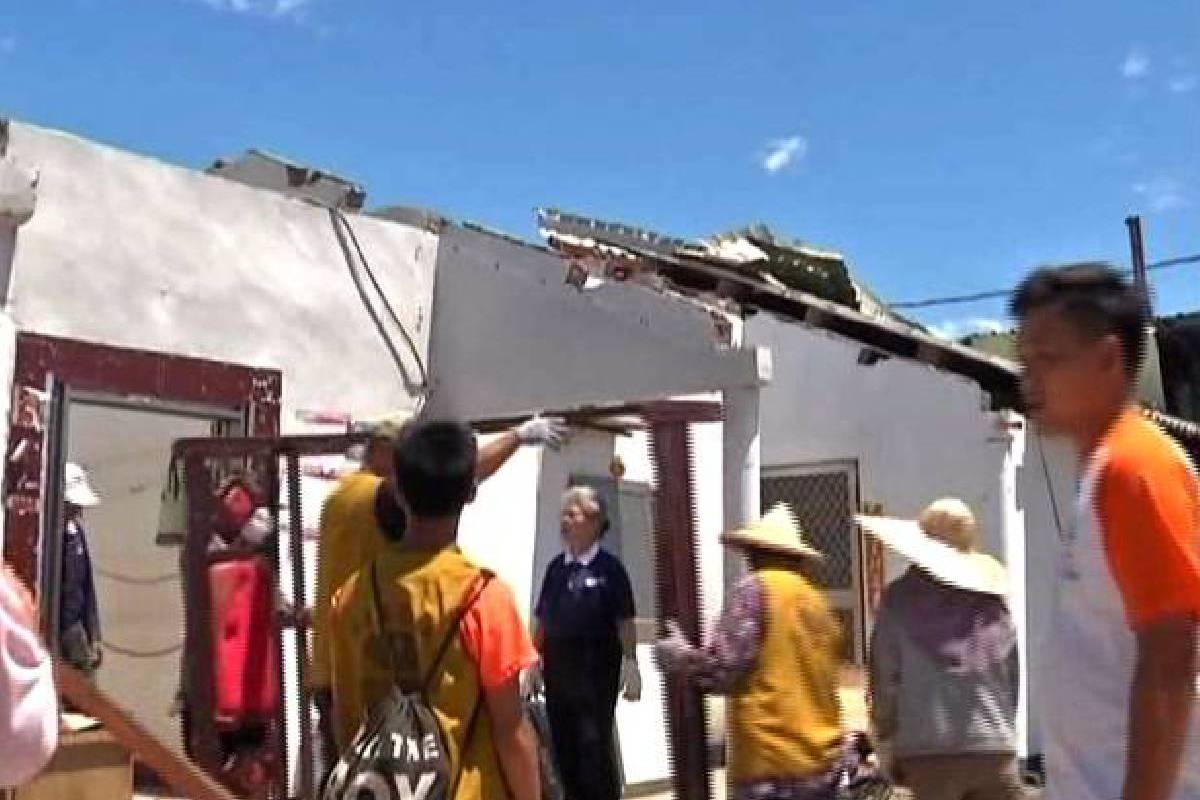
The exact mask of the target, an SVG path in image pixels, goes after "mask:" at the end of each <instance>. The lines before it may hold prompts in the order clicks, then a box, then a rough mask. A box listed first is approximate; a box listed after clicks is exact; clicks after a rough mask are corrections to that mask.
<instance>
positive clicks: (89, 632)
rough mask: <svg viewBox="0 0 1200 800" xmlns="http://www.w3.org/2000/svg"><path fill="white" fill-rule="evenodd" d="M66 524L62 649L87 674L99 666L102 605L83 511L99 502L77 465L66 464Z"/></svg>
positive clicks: (68, 658)
mask: <svg viewBox="0 0 1200 800" xmlns="http://www.w3.org/2000/svg"><path fill="white" fill-rule="evenodd" d="M63 504H64V506H65V514H64V517H65V525H64V530H63V552H62V602H61V605H60V608H59V616H58V620H59V624H58V631H59V650H60V654H61V655H62V657H63V660H65V661H66V662H67V663H68V664H70V665H71V666H73V667H75V668H77V669H79V670H80V671H81V672H83V673H84V674H86V675H92V674H93V673H95V671H96V670H97V669H99V667H100V662H101V660H102V659H103V650H102V648H101V645H100V642H101V639H100V607H99V603H98V602H97V599H96V582H95V576H94V575H93V574H92V558H91V553H90V552H89V550H88V541H87V534H86V532H85V531H84V528H83V510H84V509H86V508H95V507H96V506H98V505H100V496H99V495H97V494H96V492H95V490H94V489H93V488H92V485H91V482H90V481H89V480H88V474H87V472H86V471H84V469H83V468H82V467H80V466H79V465H78V464H67V465H66V470H65V472H64V476H63Z"/></svg>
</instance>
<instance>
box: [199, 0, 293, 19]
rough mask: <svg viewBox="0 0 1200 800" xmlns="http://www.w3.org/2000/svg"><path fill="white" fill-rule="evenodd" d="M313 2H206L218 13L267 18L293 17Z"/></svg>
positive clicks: (205, 1)
mask: <svg viewBox="0 0 1200 800" xmlns="http://www.w3.org/2000/svg"><path fill="white" fill-rule="evenodd" d="M311 2H312V0H204V3H205V4H206V5H208V6H209V7H211V8H215V9H216V10H217V11H228V12H230V13H233V14H259V15H262V16H267V17H293V16H297V15H299V14H300V13H301V12H303V11H304V9H305V7H307V6H308V5H309V4H310V3H311Z"/></svg>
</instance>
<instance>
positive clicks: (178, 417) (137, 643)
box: [65, 393, 242, 752]
mask: <svg viewBox="0 0 1200 800" xmlns="http://www.w3.org/2000/svg"><path fill="white" fill-rule="evenodd" d="M67 399H68V402H67V409H66V425H65V427H66V447H65V450H66V454H67V460H68V461H71V462H73V463H76V464H79V465H80V466H82V467H83V468H84V469H86V470H87V473H88V476H89V479H90V482H91V484H92V487H93V488H94V489H95V490H96V493H97V494H98V495H99V496H100V501H101V502H100V505H99V506H97V507H95V508H91V509H87V510H86V511H84V513H83V523H82V524H83V528H84V530H85V532H86V533H85V535H86V536H87V540H88V548H89V550H90V553H91V560H92V571H93V574H94V579H95V583H96V595H97V597H98V600H99V612H100V630H101V632H102V640H103V643H104V644H103V647H104V660H103V662H102V663H101V666H100V669H99V670H98V671H97V673H96V682H97V685H98V686H99V687H100V688H101V689H102V690H103V691H104V692H105V693H106V694H108V695H109V696H110V697H112V698H113V699H114V700H116V701H117V702H118V703H119V704H121V705H122V706H124V707H125V708H127V709H128V710H129V711H131V712H132V713H133V714H134V715H135V716H136V717H137V718H138V719H139V720H140V721H141V722H142V724H144V725H145V726H146V727H147V728H148V729H149V731H150V733H151V734H153V735H154V736H155V737H156V738H158V739H159V740H160V741H162V742H164V743H166V744H168V745H169V746H171V747H172V748H174V749H176V750H177V751H179V752H182V751H183V748H182V743H181V742H180V740H179V736H178V732H179V723H178V720H177V719H175V718H174V717H173V716H172V715H171V713H170V712H171V711H172V706H173V703H174V700H175V693H176V691H177V690H178V688H179V672H180V659H181V658H182V650H183V637H184V603H183V587H182V583H181V568H180V545H181V544H182V542H181V541H178V540H176V539H175V537H174V535H173V534H174V532H173V531H169V530H164V526H163V525H161V524H160V506H161V505H162V499H163V497H164V494H168V493H170V492H173V491H176V489H177V488H178V487H175V486H168V483H170V482H171V481H170V478H171V476H170V473H169V470H168V465H169V462H170V454H171V445H172V443H173V442H174V441H175V440H176V439H182V438H186V437H199V436H214V435H226V436H227V435H231V434H234V433H237V432H240V430H241V424H242V423H241V420H240V419H238V418H237V415H236V414H235V413H232V412H228V411H222V410H221V409H194V410H188V411H184V410H182V409H171V408H168V407H160V408H156V407H154V406H153V405H147V404H138V405H137V406H136V407H131V406H130V405H129V404H127V403H122V402H121V401H120V400H119V399H118V398H111V397H103V396H92V397H90V398H84V397H76V396H75V395H74V394H73V393H68V394H67Z"/></svg>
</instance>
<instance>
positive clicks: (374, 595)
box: [371, 561, 398, 681]
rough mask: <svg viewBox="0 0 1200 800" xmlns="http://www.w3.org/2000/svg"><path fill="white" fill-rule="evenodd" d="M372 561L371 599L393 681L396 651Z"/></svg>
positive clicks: (377, 575) (377, 573) (377, 571)
mask: <svg viewBox="0 0 1200 800" xmlns="http://www.w3.org/2000/svg"><path fill="white" fill-rule="evenodd" d="M375 563H376V562H374V561H372V562H371V599H372V600H373V601H374V604H375V621H376V622H377V623H378V624H379V638H380V639H382V640H383V642H384V644H385V645H386V647H387V657H388V669H389V671H391V673H392V680H393V681H395V680H396V678H397V677H398V676H397V674H396V673H397V670H396V652H395V650H394V648H393V647H392V640H391V637H389V636H388V632H387V616H386V615H385V614H384V612H383V595H382V594H381V593H380V591H379V570H377V569H376V568H375Z"/></svg>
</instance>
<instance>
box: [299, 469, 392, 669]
mask: <svg viewBox="0 0 1200 800" xmlns="http://www.w3.org/2000/svg"><path fill="white" fill-rule="evenodd" d="M382 483H383V479H382V478H380V477H378V476H376V475H373V474H371V473H370V472H365V471H359V472H354V473H351V474H350V475H347V476H345V477H344V478H342V479H341V480H340V481H339V482H338V485H337V487H336V488H335V489H334V490H333V492H332V493H331V494H330V495H329V497H328V498H327V499H326V500H325V505H324V507H323V508H322V509H321V522H320V539H319V540H318V542H317V602H316V605H315V607H314V609H313V643H312V647H313V654H312V677H311V680H310V683H311V685H312V688H314V689H328V688H330V686H331V680H332V679H331V676H330V666H329V647H330V645H329V608H330V603H331V601H332V597H333V595H334V593H335V592H337V590H338V588H339V587H341V586H342V584H344V583H345V582H346V581H347V580H349V578H350V576H351V575H353V574H354V573H355V572H357V571H358V570H359V569H360V568H361V567H362V566H363V565H364V564H367V563H369V562H370V560H371V559H372V558H374V557H375V556H376V555H377V554H378V553H379V552H381V551H382V550H383V548H384V547H385V546H386V544H387V540H386V539H385V538H384V535H383V531H382V530H380V528H379V523H378V522H377V521H376V517H375V495H376V493H377V492H378V490H379V487H380V485H382Z"/></svg>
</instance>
